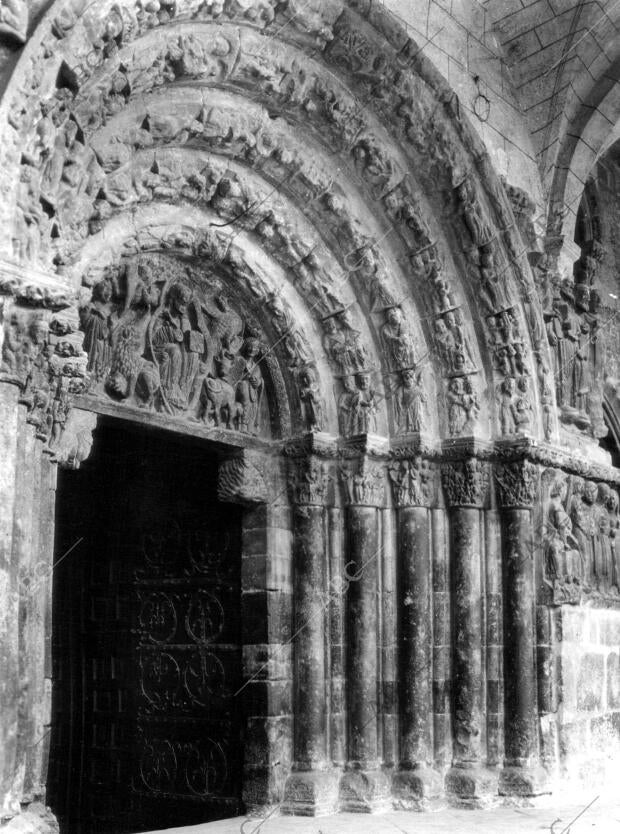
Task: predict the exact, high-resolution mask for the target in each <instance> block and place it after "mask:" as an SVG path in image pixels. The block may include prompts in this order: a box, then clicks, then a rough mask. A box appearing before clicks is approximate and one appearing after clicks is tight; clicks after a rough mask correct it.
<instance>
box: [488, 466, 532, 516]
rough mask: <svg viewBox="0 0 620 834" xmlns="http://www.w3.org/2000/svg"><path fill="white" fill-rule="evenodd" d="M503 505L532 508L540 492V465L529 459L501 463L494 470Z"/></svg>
mask: <svg viewBox="0 0 620 834" xmlns="http://www.w3.org/2000/svg"><path fill="white" fill-rule="evenodd" d="M494 475H495V482H496V484H497V495H498V499H499V503H500V506H501V507H508V508H522V509H530V508H531V507H532V505H533V503H534V501H535V500H536V495H537V493H538V484H539V477H538V467H537V466H536V465H535V464H533V463H531V462H530V461H528V460H521V461H516V462H515V463H506V464H499V465H498V466H496V467H495V470H494Z"/></svg>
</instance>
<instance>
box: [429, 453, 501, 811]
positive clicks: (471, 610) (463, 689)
mask: <svg viewBox="0 0 620 834" xmlns="http://www.w3.org/2000/svg"><path fill="white" fill-rule="evenodd" d="M442 474H443V484H444V491H445V495H446V499H447V503H448V505H449V508H450V509H449V514H450V560H451V568H452V570H451V573H452V575H451V591H452V618H453V620H452V728H453V750H452V756H453V758H452V767H451V769H450V770H449V772H448V774H447V776H446V789H447V791H448V794H449V795H450V796H451V798H452V799H453V801H455V802H457V804H461V805H468V806H474V807H476V806H480V805H483V804H484V803H485V802H486V801H488V799H489V797H490V796H491V795H493V794H495V793H496V791H497V776H496V774H495V773H494V772H492V771H491V770H489V769H488V768H487V766H486V755H485V745H484V728H485V674H484V643H485V640H484V629H483V612H484V588H483V573H482V563H483V553H482V529H481V514H482V507H483V502H484V498H485V495H486V492H487V478H486V471H485V468H484V466H483V464H481V463H480V461H478V460H476V459H475V458H471V459H469V460H465V461H463V462H460V463H454V464H450V465H447V466H445V467H444V469H443V473H442Z"/></svg>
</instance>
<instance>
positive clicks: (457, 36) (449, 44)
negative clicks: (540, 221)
mask: <svg viewBox="0 0 620 834" xmlns="http://www.w3.org/2000/svg"><path fill="white" fill-rule="evenodd" d="M384 5H385V7H386V8H387V9H389V10H390V11H391V12H392V13H393V14H395V15H396V16H397V17H398V18H399V19H400V21H401V22H402V23H404V24H405V26H406V28H407V30H408V31H409V33H410V34H411V36H412V37H414V38H416V39H417V40H418V42H419V43H420V47H421V48H423V50H424V53H425V54H426V55H427V56H428V57H429V59H430V60H431V61H432V62H433V63H434V64H435V66H436V67H437V69H438V70H439V72H440V73H441V74H442V75H443V76H444V78H445V79H446V80H447V81H448V83H449V84H450V86H451V87H452V88H453V90H454V91H455V93H456V95H458V106H459V108H460V109H461V112H462V113H463V114H464V115H465V116H466V117H467V118H468V119H469V120H470V121H471V124H472V125H473V126H474V128H475V129H476V131H477V132H478V134H479V136H480V138H481V139H482V140H483V142H484V143H485V145H486V147H487V150H488V152H489V154H490V156H491V158H492V159H493V162H494V164H495V167H496V170H497V172H498V173H499V174H500V175H502V176H505V177H506V179H507V180H508V182H509V183H510V184H511V185H514V186H516V187H518V188H522V189H523V190H524V191H526V192H527V193H528V194H529V195H530V197H531V198H532V199H533V200H534V201H535V202H536V203H537V204H538V205H541V203H540V202H539V201H540V199H541V191H540V177H539V173H538V168H537V163H536V157H535V152H534V149H533V146H532V141H531V138H530V134H529V130H528V126H527V122H526V120H525V119H524V117H523V114H522V110H521V109H520V105H519V103H518V101H517V92H516V89H515V87H514V84H513V79H512V75H511V71H510V69H509V68H508V65H507V64H506V61H505V56H504V51H503V48H502V46H501V44H500V42H499V40H498V38H497V35H496V33H495V31H494V27H493V19H492V15H491V10H490V9H487V8H485V4H483V3H481V2H478V0H459V2H451V0H385V2H384Z"/></svg>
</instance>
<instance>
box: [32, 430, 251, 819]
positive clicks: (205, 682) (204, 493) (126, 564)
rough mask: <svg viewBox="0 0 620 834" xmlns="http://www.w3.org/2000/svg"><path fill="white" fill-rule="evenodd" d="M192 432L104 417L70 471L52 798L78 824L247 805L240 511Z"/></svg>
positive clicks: (199, 815) (59, 571)
mask: <svg viewBox="0 0 620 834" xmlns="http://www.w3.org/2000/svg"><path fill="white" fill-rule="evenodd" d="M216 464H217V461H216V459H215V457H214V456H213V454H211V453H209V451H208V450H205V448H204V446H203V445H196V444H194V443H193V441H192V440H191V438H187V439H186V438H178V437H176V436H174V435H171V434H168V433H155V432H152V431H148V430H146V429H141V430H137V429H136V428H134V427H132V426H131V425H129V424H125V423H122V422H120V421H114V420H108V419H104V418H100V425H99V427H98V429H97V432H96V436H95V444H94V447H93V452H92V453H91V456H90V458H89V460H88V461H87V462H86V463H85V464H83V467H82V468H81V469H80V470H78V471H76V472H63V473H61V474H60V475H59V483H58V501H57V528H56V529H57V539H56V556H55V562H56V563H57V567H56V570H55V572H54V576H55V578H54V590H53V600H54V603H53V629H52V635H53V637H52V639H53V644H52V658H53V693H52V734H51V750H50V766H49V775H48V804H49V805H50V806H51V807H52V810H53V811H54V812H55V813H56V814H57V816H58V818H59V819H60V823H61V831H62V832H63V834H87V832H88V834H91V832H96V833H97V834H121V833H122V832H130V831H144V830H149V829H159V828H166V827H169V826H173V825H192V824H196V823H199V822H204V821H208V820H214V819H220V818H223V817H228V816H234V815H236V814H238V813H241V812H242V807H241V801H240V796H241V765H242V750H243V745H242V723H241V717H240V714H239V704H238V701H239V699H238V698H234V697H233V696H234V693H235V692H236V691H237V689H238V687H239V682H240V668H241V648H240V613H239V612H240V593H241V591H240V558H241V557H240V553H241V550H240V547H241V517H240V509H239V508H237V507H235V506H232V505H228V504H220V503H218V501H217V497H216V471H217V469H216Z"/></svg>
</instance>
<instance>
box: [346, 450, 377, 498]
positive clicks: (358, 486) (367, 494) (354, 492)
mask: <svg viewBox="0 0 620 834" xmlns="http://www.w3.org/2000/svg"><path fill="white" fill-rule="evenodd" d="M340 477H341V480H342V484H343V486H344V499H345V503H346V505H347V506H348V507H382V506H383V505H384V501H385V480H384V477H383V467H382V466H381V465H379V464H377V463H371V462H370V460H369V459H368V458H367V457H366V456H363V457H361V458H358V459H357V460H351V461H349V462H348V463H347V464H344V465H343V466H341V468H340Z"/></svg>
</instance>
